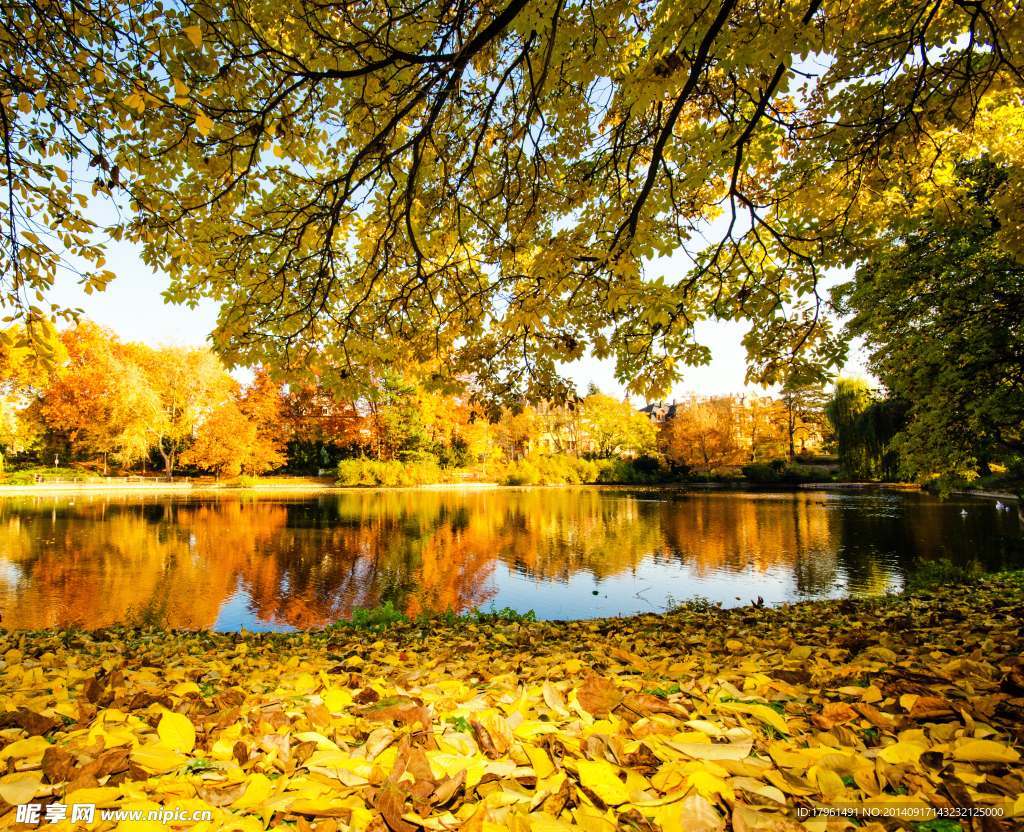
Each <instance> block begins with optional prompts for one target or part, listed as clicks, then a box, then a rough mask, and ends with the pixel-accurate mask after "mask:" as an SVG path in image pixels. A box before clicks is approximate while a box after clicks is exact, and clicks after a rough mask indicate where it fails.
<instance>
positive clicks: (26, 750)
mask: <svg viewBox="0 0 1024 832" xmlns="http://www.w3.org/2000/svg"><path fill="white" fill-rule="evenodd" d="M49 747H50V743H48V742H47V741H46V740H44V739H43V738H42V737H29V738H28V739H27V740H17V741H16V742H12V743H11V744H10V745H9V746H7V747H6V748H4V749H3V750H2V751H0V760H6V759H7V758H8V757H14V758H15V759H18V760H21V759H24V758H25V757H40V756H42V754H43V752H44V751H46V749H47V748H49Z"/></svg>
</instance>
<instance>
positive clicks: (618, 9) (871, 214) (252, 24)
mask: <svg viewBox="0 0 1024 832" xmlns="http://www.w3.org/2000/svg"><path fill="white" fill-rule="evenodd" d="M53 15H56V16H57V17H56V18H54V17H52V16H53ZM48 16H51V17H48ZM61 16H63V17H61ZM44 19H46V20H57V23H53V24H46V25H45V26H44V24H43V23H42V21H43V20H44ZM1022 25H1024V16H1022V15H1021V14H1020V12H1019V11H1018V10H1017V8H1016V4H1014V3H1012V2H998V1H997V2H977V3H975V2H961V0H956V1H955V2H950V3H942V2H938V0H912V2H909V3H908V2H903V0H834V1H833V2H830V1H829V0H803V2H800V3H795V4H783V3H777V2H763V0H717V2H715V3H711V4H703V3H696V2H689V0H682V1H681V0H586V2H581V3H574V4H567V3H565V2H564V0H455V2H451V3H436V2H421V0H415V1H414V0H387V2H379V1H377V2H371V1H370V0H356V2H352V3H347V4H343V5H337V4H322V3H320V2H319V0H273V2H255V3H245V4H242V3H239V2H237V0H212V2H209V1H207V0H204V2H196V3H192V4H189V5H187V6H177V5H174V6H170V5H169V6H167V7H162V6H153V7H152V8H148V7H142V6H136V4H135V3H134V2H132V0H128V2H121V3H117V2H114V0H82V2H81V3H77V4H74V5H73V6H70V7H68V8H60V9H55V8H54V7H51V6H50V5H49V4H42V3H37V2H32V1H31V0H29V1H28V2H26V0H22V2H21V3H20V4H13V5H8V6H5V7H4V11H3V32H2V34H0V37H2V38H3V43H2V45H3V48H4V49H5V54H7V52H6V50H8V49H10V55H11V57H12V60H11V68H10V69H8V68H7V67H6V66H5V69H4V75H3V76H2V83H3V85H4V89H5V90H6V92H4V93H3V99H2V100H3V105H2V110H3V114H4V122H3V127H4V132H3V137H2V138H3V153H4V160H3V161H4V165H3V166H2V167H3V168H5V169H6V171H5V172H2V173H0V177H3V178H2V180H0V190H2V191H3V194H4V195H3V197H2V198H3V199H4V200H5V202H4V205H3V206H2V208H3V211H2V213H3V219H2V223H3V226H2V231H3V236H4V238H5V246H6V248H5V257H6V260H5V261H4V281H5V286H6V287H7V288H9V289H10V291H8V292H7V293H6V295H4V296H3V298H2V301H3V302H4V304H5V305H6V306H7V307H8V308H9V309H11V310H13V314H16V315H17V314H20V315H27V316H28V317H29V318H30V319H32V320H35V319H45V318H46V315H45V314H44V312H43V311H40V310H36V311H35V312H33V311H32V308H31V304H30V303H29V302H28V301H27V300H26V297H27V294H26V293H30V292H31V291H32V290H35V289H45V288H46V286H47V285H49V283H48V281H49V280H50V279H51V278H50V275H51V274H52V269H51V268H50V266H48V265H47V263H49V262H50V261H51V260H52V258H53V257H56V256H57V255H58V253H59V252H58V249H59V248H60V247H61V246H64V245H71V247H72V248H74V247H75V246H78V247H79V249H81V251H79V254H80V255H81V256H84V257H85V258H86V260H88V259H89V258H90V257H91V258H92V262H93V263H94V264H96V265H97V267H99V266H100V265H102V263H101V261H102V253H101V251H100V250H99V249H92V248H88V247H86V243H81V244H79V243H78V242H76V240H77V237H75V235H76V234H77V235H78V236H79V237H82V238H83V239H84V238H85V237H86V236H87V234H86V232H87V231H88V229H87V228H79V227H77V226H76V227H74V228H73V227H70V226H68V225H67V224H68V223H70V224H71V225H72V226H74V224H75V223H87V222H88V220H87V219H86V217H87V216H88V215H87V213H86V209H84V208H81V207H78V206H77V203H76V202H75V201H74V200H73V199H72V198H71V195H72V190H73V187H74V186H75V184H76V183H77V184H82V183H84V182H88V183H89V188H90V189H91V190H92V191H94V192H95V193H96V194H100V195H101V194H102V193H106V192H110V193H111V194H113V197H114V200H115V202H117V203H118V204H120V205H123V206H124V207H125V208H127V209H130V210H128V211H127V212H126V213H125V214H124V215H123V218H121V219H119V220H117V221H116V222H115V223H114V224H113V225H112V227H111V232H110V233H112V234H114V235H115V236H121V235H123V236H124V237H125V238H127V239H131V240H136V241H138V242H140V243H141V244H142V245H143V251H144V257H145V259H146V261H147V262H148V263H149V264H150V265H151V266H153V267H156V268H160V269H164V270H166V271H168V272H169V273H170V274H171V276H172V278H173V283H172V286H171V289H170V290H169V292H168V299H170V300H173V301H175V302H183V303H191V302H195V301H196V300H197V299H198V298H199V297H200V296H204V295H205V296H211V297H214V298H216V299H217V300H219V301H221V302H222V304H223V307H222V312H221V315H220V318H219V322H218V327H217V330H216V331H215V333H214V336H213V337H214V343H215V346H216V348H217V349H218V350H219V351H220V352H221V354H222V355H224V356H225V357H226V359H227V360H228V361H229V362H231V363H235V364H242V365H258V364H261V363H269V364H272V365H274V366H276V367H277V368H278V371H279V372H280V373H285V374H290V375H292V376H294V377H299V376H302V375H304V374H310V373H319V374H321V375H322V377H323V378H324V379H325V380H328V381H329V382H330V383H331V384H332V385H334V386H335V387H336V388H344V387H346V386H348V387H353V386H358V385H360V384H364V385H365V384H366V383H367V382H368V380H370V379H373V378H380V377H382V376H383V374H384V372H385V371H386V370H387V369H389V368H391V367H393V366H395V365H401V366H403V367H418V368H421V369H423V375H424V377H425V379H426V380H427V381H428V382H430V383H431V384H433V385H435V386H436V387H437V388H439V389H444V388H446V387H454V386H458V385H460V384H461V383H462V382H461V379H464V378H465V377H466V376H467V374H470V373H471V374H472V375H473V376H474V377H475V378H476V384H477V385H478V386H477V388H476V389H477V391H478V394H479V396H480V397H481V399H486V400H489V401H490V402H492V404H493V406H494V407H496V406H497V403H499V402H501V401H504V402H506V403H507V402H511V401H514V400H516V397H518V396H521V395H524V394H525V395H526V396H528V397H530V398H533V399H536V398H540V397H541V396H552V397H554V398H555V399H556V400H557V399H558V398H559V397H561V398H568V397H570V392H569V389H568V387H567V386H566V384H565V383H564V382H563V381H561V380H560V378H559V368H560V364H561V363H562V362H566V361H571V360H574V359H576V358H579V357H581V356H583V355H584V354H587V353H591V354H594V355H596V356H598V357H610V358H614V360H615V362H616V373H617V376H618V378H619V379H620V380H621V381H623V382H624V383H625V384H626V385H627V386H628V389H629V390H630V392H634V393H640V394H645V395H654V394H657V393H659V392H664V391H665V390H666V389H667V388H668V387H669V386H670V385H671V384H672V383H673V382H674V381H676V380H678V379H679V378H680V373H681V370H682V368H683V367H684V366H685V365H687V364H698V363H703V362H706V361H707V360H708V357H709V353H708V350H707V348H706V347H705V346H703V345H701V344H699V343H698V342H697V340H696V338H695V334H694V325H695V323H697V322H698V321H700V320H702V319H705V318H708V317H717V318H722V319H735V320H749V321H751V322H753V323H754V326H752V328H751V330H750V334H749V335H748V336H747V339H746V346H747V349H748V353H749V356H750V362H751V363H750V373H751V375H750V377H751V379H752V380H757V381H761V382H773V381H778V380H779V379H781V378H783V377H786V378H790V379H793V378H800V379H803V380H809V381H813V380H815V379H816V378H817V377H819V376H820V375H821V372H822V370H823V368H825V367H827V366H829V365H832V364H835V363H837V362H839V361H841V360H842V358H843V356H844V352H845V347H844V344H843V341H842V339H841V338H839V337H837V334H836V333H834V332H833V331H832V329H831V327H830V325H829V323H828V321H827V320H826V319H825V318H824V317H823V310H824V299H823V298H822V296H821V293H820V290H819V281H820V278H821V275H822V272H823V270H825V269H827V268H829V267H832V266H837V265H850V264H853V263H855V262H858V261H860V260H862V259H863V258H864V257H865V256H866V255H867V254H868V253H870V250H871V247H872V245H873V244H874V242H875V240H876V238H877V232H878V230H879V229H880V228H891V227H896V226H899V227H901V228H903V229H911V230H912V229H913V228H914V227H916V226H917V225H919V224H920V222H921V220H922V218H923V217H926V216H928V215H929V214H930V212H933V211H934V210H941V209H943V208H944V207H946V206H949V205H952V204H955V203H957V201H958V196H959V195H960V194H961V193H962V191H963V188H962V185H961V184H960V183H959V180H958V179H957V178H956V177H955V176H954V175H953V171H954V167H955V164H956V162H957V160H959V159H962V158H972V157H976V156H977V155H979V154H980V153H982V152H984V151H988V152H993V153H998V154H999V155H1000V157H1001V158H1002V159H1003V161H1004V163H1005V164H1006V165H1007V166H1008V167H1010V168H1012V169H1013V170H1015V171H1019V165H1020V162H1021V159H1022V153H1021V151H1022V148H1021V144H1020V135H1022V132H1021V130H1020V126H1021V122H1022V108H1021V103H1020V101H1021V98H1020V89H1021V82H1022V80H1024V77H1022V75H1021V60H1020V58H1021V56H1020V44H1021V28H1022ZM47 27H49V28H47ZM51 30H52V31H51ZM44 41H45V43H44ZM60 73H65V74H64V75H61V74H60ZM72 125H75V129H74V130H72V129H71V126H72ZM83 154H84V155H83ZM75 158H80V159H84V158H89V164H91V165H92V166H93V168H92V169H91V170H89V169H86V170H83V168H82V165H81V164H79V165H78V166H77V167H76V168H75V169H74V170H71V167H72V166H71V165H70V164H68V165H65V167H66V168H68V169H67V170H65V169H64V168H63V167H61V166H60V165H58V164H57V162H58V161H59V160H60V159H65V160H67V159H75ZM58 168H60V169H58ZM97 172H98V174H99V175H98V177H97V176H96V173H97ZM63 177H69V179H68V182H67V183H65V182H64V179H63ZM28 180H31V182H29V181H28ZM1022 182H1024V178H1022V177H1021V176H1020V175H1019V173H1018V174H1017V175H1014V176H1010V177H1008V178H1007V179H1006V180H1005V182H1004V183H1003V184H1002V186H1001V188H1000V190H999V192H998V193H996V194H995V195H994V196H993V199H992V205H993V210H994V211H995V212H996V213H997V214H998V216H999V218H1000V230H999V232H998V233H999V235H1000V239H1001V241H1002V244H1003V245H1004V246H1006V248H1007V250H1008V251H1009V252H1011V254H1012V256H1014V257H1018V256H1020V255H1021V253H1022V252H1024V234H1022V231H1021V229H1022V227H1024V226H1022V221H1021V217H1022V213H1024V212H1022V208H1024V185H1022V184H1021V183H1022ZM32 183H35V184H32ZM47 188H49V190H47ZM76 193H77V192H76ZM61 194H66V195H67V198H65V197H64V196H61ZM53 195H56V196H53ZM87 197H88V195H83V197H82V198H83V199H86V198H87ZM54 200H57V201H56V202H54ZM58 203H59V204H58ZM30 220H31V222H35V223H36V225H37V226H38V227H37V228H36V229H35V230H32V229H30V228H29V227H28V225H27V223H28V222H29V221H30ZM76 228H77V229H78V230H76ZM26 231H28V232H29V233H30V234H32V235H35V237H34V238H33V237H32V236H26V235H25V232H26ZM40 232H43V233H42V235H40ZM69 234H70V235H71V236H70V237H68V236H67V235H69ZM47 235H48V236H47ZM44 238H45V239H44ZM65 238H67V239H65ZM69 240H70V243H69V242H68V241H69ZM83 247H85V248H83ZM659 255H660V256H667V255H677V259H676V260H675V261H673V262H674V263H682V264H683V265H682V267H680V268H679V271H678V272H675V273H672V274H668V275H663V276H659V275H655V274H653V273H652V272H651V269H650V260H651V259H652V258H654V257H656V256H659ZM80 259H81V258H80ZM86 279H87V280H88V281H89V285H90V286H94V287H97V288H98V287H99V286H101V285H102V283H103V281H104V280H106V279H107V278H106V277H105V276H103V275H102V273H101V274H100V275H99V276H92V277H87V278H86ZM52 314H56V312H54V313H52ZM29 332H30V334H31V328H30V330H29Z"/></svg>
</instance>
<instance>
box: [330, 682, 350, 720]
mask: <svg viewBox="0 0 1024 832" xmlns="http://www.w3.org/2000/svg"><path fill="white" fill-rule="evenodd" d="M351 704H352V694H351V693H349V692H348V691H347V690H340V689H338V688H335V689H333V690H329V691H328V692H327V693H326V695H325V696H324V707H325V708H327V710H328V711H330V712H331V713H332V714H337V713H340V712H341V711H343V710H345V708H347V707H348V706H349V705H351Z"/></svg>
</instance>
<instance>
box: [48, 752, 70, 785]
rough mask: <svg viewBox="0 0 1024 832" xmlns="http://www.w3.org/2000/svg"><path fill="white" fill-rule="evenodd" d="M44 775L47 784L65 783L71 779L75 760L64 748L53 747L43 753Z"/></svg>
mask: <svg viewBox="0 0 1024 832" xmlns="http://www.w3.org/2000/svg"><path fill="white" fill-rule="evenodd" d="M42 765H43V775H44V776H45V777H46V782H47V783H53V784H54V785H56V784H57V783H64V782H66V781H67V780H68V779H69V778H70V777H71V772H72V769H73V768H74V767H75V758H74V756H72V755H71V754H69V753H68V752H67V751H65V750H64V749H63V748H59V747H58V746H56V745H51V746H50V747H49V748H47V749H46V751H44V752H43V763H42Z"/></svg>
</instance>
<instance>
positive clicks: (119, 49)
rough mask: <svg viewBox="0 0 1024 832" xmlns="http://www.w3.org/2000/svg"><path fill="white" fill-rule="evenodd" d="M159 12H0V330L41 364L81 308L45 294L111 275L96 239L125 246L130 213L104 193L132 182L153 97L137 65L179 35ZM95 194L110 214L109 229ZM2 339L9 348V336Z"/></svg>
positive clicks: (116, 5)
mask: <svg viewBox="0 0 1024 832" xmlns="http://www.w3.org/2000/svg"><path fill="white" fill-rule="evenodd" d="M159 9H160V4H159V3H154V2H148V0H130V2H123V3H122V2H117V0H81V2H74V3H49V2H41V0H13V2H9V3H4V4H3V7H2V10H0V54H3V56H4V60H3V61H2V62H0V194H2V196H0V308H2V309H4V310H6V311H7V312H8V315H7V317H5V318H4V323H5V324H10V323H11V322H12V321H18V322H20V324H21V327H20V332H19V336H18V340H19V341H20V343H23V344H26V345H29V346H31V347H32V349H33V350H34V351H35V353H36V354H37V355H40V356H42V357H43V358H45V359H46V360H47V361H49V362H52V361H54V360H55V358H56V357H57V355H56V354H55V352H54V350H55V349H56V347H57V342H58V334H57V330H56V326H55V325H56V324H57V323H58V322H59V321H64V322H68V321H72V320H75V319H76V318H77V311H76V310H72V309H66V308H61V307H59V306H58V305H56V304H48V303H46V302H45V300H44V293H45V292H46V291H47V290H48V289H50V288H52V287H53V284H54V281H55V280H56V278H57V276H58V275H59V274H61V273H62V272H64V273H65V274H66V275H67V276H70V275H76V276H77V277H78V278H79V280H80V282H81V283H82V284H84V286H85V291H86V292H87V293H89V294H91V293H92V292H94V291H99V290H102V289H103V288H105V286H106V284H107V283H108V282H109V281H110V280H111V279H112V278H113V277H114V275H113V273H112V272H110V271H108V270H105V269H104V268H103V266H104V265H105V262H104V238H109V237H113V238H115V239H121V237H122V235H123V234H124V233H125V230H126V220H127V217H128V216H130V213H129V214H128V215H125V216H122V217H120V218H119V217H118V216H117V213H116V200H113V199H110V198H111V197H112V196H113V195H114V194H115V193H117V192H119V191H120V190H121V189H122V188H123V187H124V186H125V184H126V177H128V176H130V175H131V174H130V173H129V171H130V167H131V166H130V164H126V159H125V150H126V149H127V148H128V146H129V143H130V142H131V141H132V140H133V136H134V139H135V140H137V138H138V118H139V116H140V115H141V113H142V108H144V106H145V104H144V101H145V100H146V99H147V98H150V97H151V96H149V94H148V93H147V80H146V79H145V78H144V76H143V72H144V70H143V67H146V66H147V65H148V66H151V67H152V68H153V69H155V68H156V63H155V62H154V60H153V59H154V58H156V57H159V56H160V55H161V53H163V52H164V51H165V50H164V49H162V48H161V46H160V43H161V40H163V39H166V38H168V36H169V35H170V36H172V37H174V38H175V39H178V38H181V39H183V40H184V39H186V35H185V34H183V33H180V32H176V33H174V34H173V35H172V33H171V32H170V31H168V29H167V28H166V20H165V18H164V17H163V16H162V15H161V14H160V11H159ZM133 105H138V106H133ZM96 198H99V199H101V200H109V201H110V202H111V206H110V207H112V208H114V209H115V210H113V211H111V212H110V215H111V218H112V223H111V226H110V227H108V228H106V229H104V228H101V227H100V223H99V222H98V220H97V216H98V215H99V212H97V206H96V204H95V200H96ZM91 201H92V202H91ZM37 304H38V305H37ZM0 339H5V340H11V342H12V343H13V342H14V341H13V339H12V336H11V333H10V332H9V331H0Z"/></svg>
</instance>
